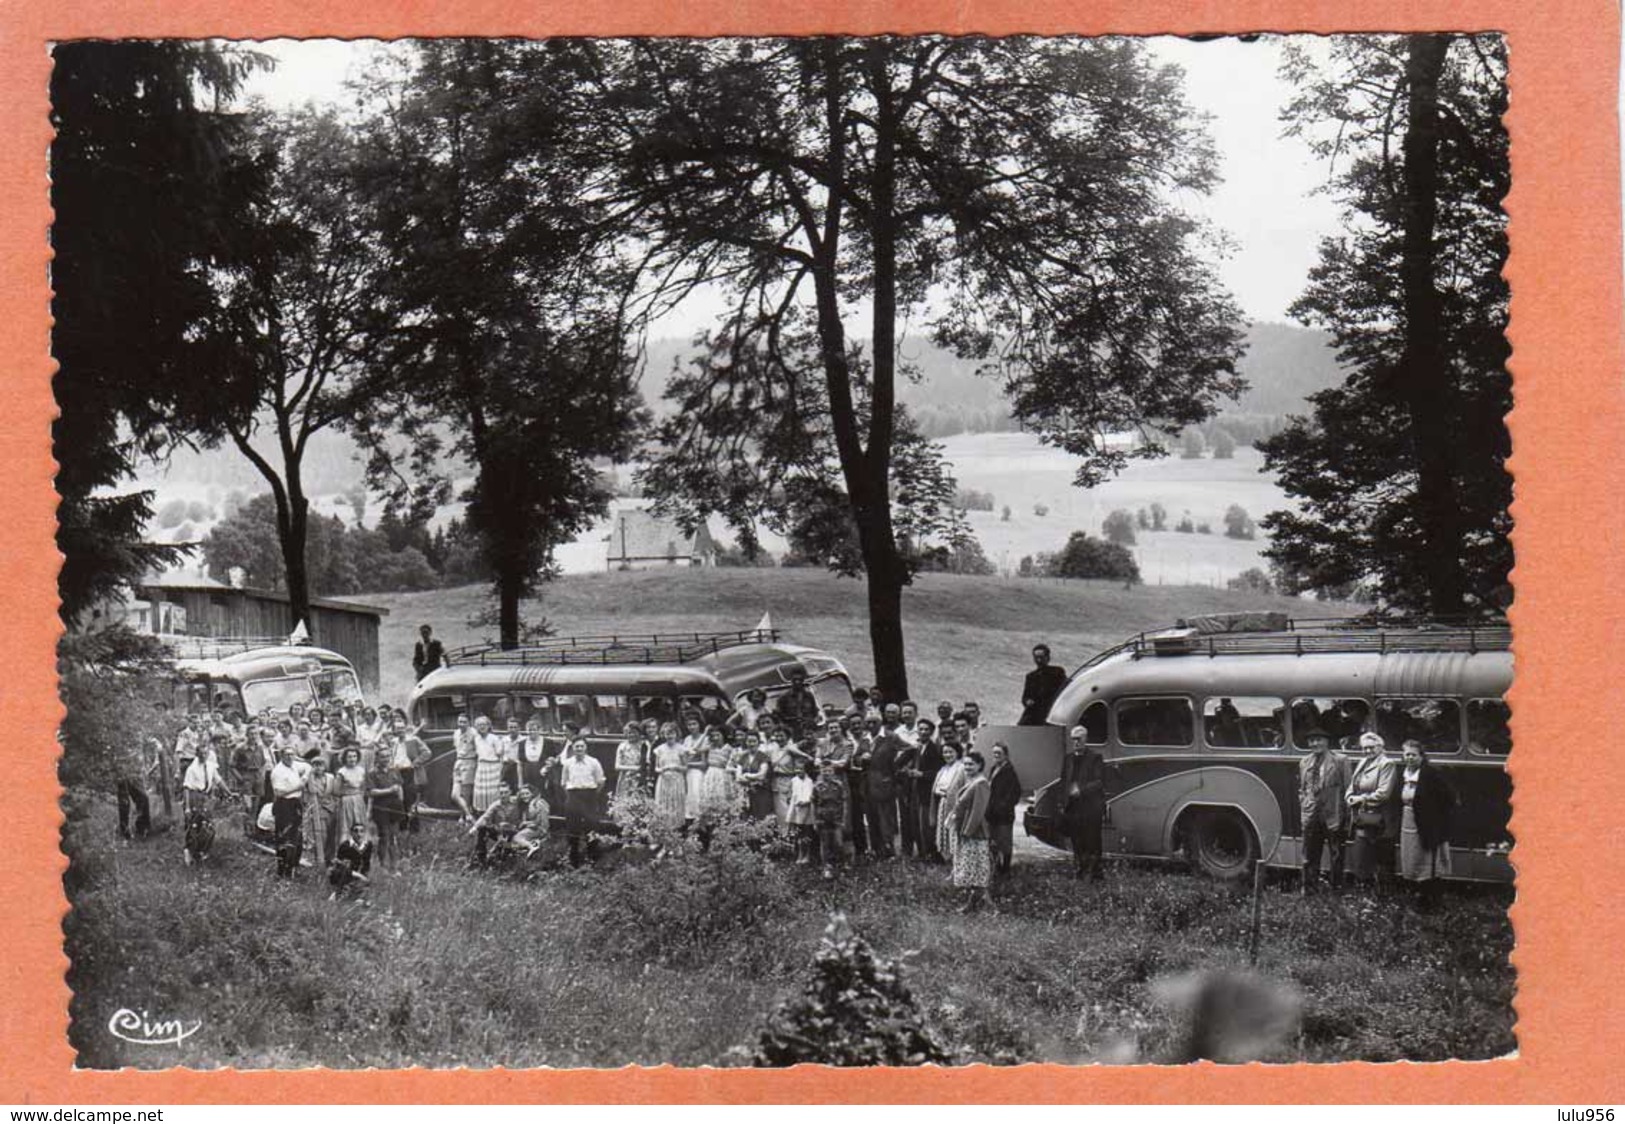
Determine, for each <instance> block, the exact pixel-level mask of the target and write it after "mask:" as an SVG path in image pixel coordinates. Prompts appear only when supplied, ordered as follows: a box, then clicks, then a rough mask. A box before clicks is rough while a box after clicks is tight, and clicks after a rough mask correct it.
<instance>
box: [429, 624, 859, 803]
mask: <svg viewBox="0 0 1625 1124" xmlns="http://www.w3.org/2000/svg"><path fill="white" fill-rule="evenodd" d="M446 661H447V666H445V667H442V668H440V669H438V670H436V671H433V672H430V673H429V675H427V676H425V677H424V678H423V680H422V681H420V682H419V683H418V685H417V686H416V687H415V688H414V689H413V691H412V696H411V698H410V700H409V701H408V703H407V713H408V714H409V715H410V716H411V720H412V722H413V723H414V724H419V723H421V724H422V727H423V729H422V732H421V734H420V735H419V736H421V737H422V738H423V740H424V741H425V742H426V743H428V745H429V748H430V749H431V750H433V752H434V757H433V760H432V761H431V763H430V766H429V779H428V792H427V795H426V796H425V800H426V802H427V803H428V804H430V805H431V806H434V807H438V808H448V807H450V806H451V803H452V800H451V777H452V765H453V762H454V758H455V749H454V747H453V745H452V736H453V733H454V732H455V730H456V728H457V719H458V718H459V717H460V716H463V715H467V716H468V718H469V720H470V721H473V720H474V719H477V718H480V717H482V716H483V717H486V718H489V719H490V720H491V726H492V729H493V730H496V731H497V732H501V731H503V730H504V729H506V727H507V723H508V719H510V718H516V719H518V720H519V726H520V729H524V727H525V726H526V725H527V724H528V723H529V722H530V720H531V719H533V718H534V719H537V720H539V721H540V723H541V728H542V732H543V733H544V735H546V736H547V739H548V742H549V748H550V749H556V748H557V747H558V745H559V739H560V737H561V736H562V735H563V734H564V733H565V728H566V725H567V724H574V725H578V726H580V727H581V729H582V734H583V736H584V737H585V738H586V739H587V744H588V746H589V751H590V752H591V753H592V755H593V756H594V757H596V758H598V760H599V762H600V763H601V764H602V765H603V766H604V776H605V777H606V778H607V781H608V784H607V785H606V790H609V789H613V788H614V785H615V747H616V745H617V744H619V742H620V740H621V737H622V734H623V733H624V731H625V729H626V724H627V723H628V722H634V721H636V722H643V721H645V720H647V719H650V718H653V719H655V720H656V721H659V722H667V721H676V720H678V718H679V716H680V715H681V714H682V713H683V712H684V711H686V710H689V709H696V710H701V711H706V710H710V709H713V708H716V707H727V708H732V707H734V706H735V705H737V704H738V702H739V701H740V700H741V699H742V698H743V697H744V695H745V694H746V693H747V692H748V691H750V690H752V689H755V688H760V689H761V690H763V691H765V692H766V694H767V696H768V706H769V708H771V707H772V705H773V703H774V700H775V699H776V698H777V697H778V696H779V695H782V694H783V693H784V692H786V691H788V690H789V689H790V686H791V683H792V681H793V678H794V677H795V676H797V675H802V676H805V677H806V681H807V686H808V688H809V689H810V690H811V691H812V693H813V696H814V697H815V698H816V699H817V700H818V703H819V705H820V706H822V707H824V708H826V709H828V708H831V707H835V708H839V709H841V710H845V709H846V708H847V707H850V706H851V705H852V684H851V680H850V678H849V676H848V675H847V671H846V668H845V667H844V666H843V665H842V664H841V662H840V660H838V659H836V658H835V657H834V656H831V655H829V654H827V653H825V652H821V651H818V650H816V649H814V648H807V647H802V646H801V645H798V644H789V643H784V642H782V641H780V640H779V638H778V633H777V632H776V631H774V630H768V629H759V630H750V631H746V632H726V633H685V634H681V635H670V634H667V635H659V636H637V637H619V636H588V637H564V638H553V639H549V640H547V641H544V642H542V643H540V644H534V645H528V646H525V647H520V648H513V649H507V650H504V649H502V648H498V647H495V646H492V645H478V646H474V647H468V648H459V649H455V650H453V651H451V652H448V653H447V655H446Z"/></svg>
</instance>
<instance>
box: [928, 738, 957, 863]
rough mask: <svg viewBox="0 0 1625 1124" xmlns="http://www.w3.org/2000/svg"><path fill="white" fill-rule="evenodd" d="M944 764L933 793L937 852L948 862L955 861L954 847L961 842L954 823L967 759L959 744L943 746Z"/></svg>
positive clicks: (935, 781) (933, 783) (934, 783)
mask: <svg viewBox="0 0 1625 1124" xmlns="http://www.w3.org/2000/svg"><path fill="white" fill-rule="evenodd" d="M942 759H943V766H942V768H941V769H939V770H937V779H936V780H934V781H932V782H931V795H932V797H933V798H934V799H935V801H936V808H937V854H939V855H941V856H942V857H943V859H944V860H945V861H947V862H950V863H951V862H953V861H954V848H955V847H956V846H957V845H958V843H959V832H958V831H957V830H956V829H955V825H954V816H953V812H954V802H955V801H956V800H958V799H959V789H960V787H961V786H962V785H963V784H964V783H965V759H964V758H963V757H961V756H960V754H959V746H957V745H952V744H949V743H947V742H944V743H943V746H942Z"/></svg>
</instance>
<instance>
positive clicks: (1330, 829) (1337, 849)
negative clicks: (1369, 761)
mask: <svg viewBox="0 0 1625 1124" xmlns="http://www.w3.org/2000/svg"><path fill="white" fill-rule="evenodd" d="M1297 735H1298V741H1299V744H1301V745H1306V746H1308V747H1309V752H1308V753H1307V754H1305V755H1304V757H1303V759H1302V760H1301V761H1299V762H1298V811H1299V813H1300V815H1301V818H1302V824H1303V832H1302V836H1301V838H1302V839H1303V892H1304V893H1305V894H1312V893H1314V890H1315V885H1316V883H1318V882H1319V881H1320V856H1321V852H1322V851H1326V850H1330V851H1331V867H1332V871H1331V873H1332V888H1333V889H1334V890H1335V889H1337V888H1338V887H1340V886H1341V885H1342V884H1343V840H1344V838H1345V837H1346V836H1347V834H1348V824H1347V822H1346V821H1347V815H1348V813H1347V809H1346V808H1345V806H1344V803H1343V794H1344V793H1345V792H1346V791H1347V790H1348V785H1349V763H1348V761H1347V759H1346V758H1344V756H1343V755H1342V754H1341V753H1338V752H1337V751H1336V750H1334V749H1333V748H1332V740H1331V738H1330V737H1329V736H1328V735H1327V733H1326V731H1325V730H1322V729H1321V728H1320V727H1319V726H1318V725H1316V724H1314V723H1313V722H1311V724H1310V725H1309V727H1308V729H1306V730H1300V731H1297Z"/></svg>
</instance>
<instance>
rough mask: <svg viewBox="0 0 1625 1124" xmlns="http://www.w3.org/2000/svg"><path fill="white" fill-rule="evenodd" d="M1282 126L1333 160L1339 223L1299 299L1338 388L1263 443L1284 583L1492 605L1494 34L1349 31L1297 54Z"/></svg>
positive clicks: (1497, 369) (1498, 323) (1502, 543)
mask: <svg viewBox="0 0 1625 1124" xmlns="http://www.w3.org/2000/svg"><path fill="white" fill-rule="evenodd" d="M1287 74H1288V76H1289V77H1290V78H1291V79H1292V80H1293V81H1294V82H1295V83H1296V84H1297V87H1298V96H1297V97H1296V98H1295V100H1294V101H1293V102H1292V103H1291V104H1290V105H1289V107H1288V109H1287V111H1286V120H1287V122H1288V124H1289V125H1290V126H1291V127H1292V128H1293V129H1295V130H1297V131H1299V132H1301V133H1302V134H1303V135H1305V136H1307V137H1309V138H1310V140H1311V142H1312V143H1313V144H1314V145H1315V146H1316V147H1317V149H1318V151H1319V152H1320V153H1321V154H1322V155H1323V156H1324V157H1325V158H1327V159H1328V160H1329V161H1330V160H1334V159H1335V164H1334V165H1333V167H1334V168H1335V169H1336V171H1335V174H1334V175H1333V177H1332V179H1331V181H1330V184H1329V186H1330V189H1331V190H1332V191H1333V192H1335V193H1336V195H1337V196H1338V198H1339V199H1340V200H1341V201H1342V204H1343V221H1344V227H1345V230H1344V232H1343V233H1342V234H1340V235H1337V236H1334V237H1332V238H1329V239H1327V240H1326V241H1325V242H1324V243H1323V244H1322V246H1321V252H1320V262H1319V264H1318V265H1317V266H1316V267H1315V269H1314V270H1313V271H1312V273H1311V275H1310V278H1309V287H1308V289H1307V290H1306V291H1305V293H1304V295H1303V296H1302V297H1301V298H1300V299H1299V301H1298V302H1297V304H1296V305H1294V307H1293V314H1294V315H1295V316H1297V317H1298V318H1299V319H1300V320H1302V321H1304V322H1305V323H1306V324H1310V325H1313V326H1319V327H1324V328H1326V329H1328V330H1329V331H1331V332H1332V334H1333V335H1334V337H1335V339H1336V342H1337V346H1338V348H1339V357H1340V358H1341V360H1342V361H1343V363H1344V364H1345V365H1346V366H1347V368H1348V370H1349V374H1348V377H1347V379H1346V381H1345V382H1344V383H1343V384H1342V385H1341V386H1338V387H1333V388H1332V389H1329V390H1325V391H1322V392H1320V393H1318V394H1316V395H1314V396H1313V397H1312V399H1311V401H1312V403H1313V406H1314V410H1313V415H1312V416H1311V417H1308V418H1298V419H1294V421H1293V423H1292V424H1291V425H1289V426H1288V427H1287V429H1285V430H1284V431H1283V432H1281V433H1279V434H1277V435H1276V436H1275V437H1273V438H1271V439H1269V440H1268V441H1266V442H1264V443H1263V445H1262V448H1263V449H1264V453H1265V464H1266V466H1267V467H1268V468H1271V469H1273V470H1275V471H1277V472H1278V473H1279V480H1280V482H1281V486H1282V487H1283V488H1284V489H1285V490H1286V491H1287V492H1288V493H1289V494H1291V495H1293V496H1296V497H1297V498H1298V499H1299V500H1300V503H1301V510H1300V511H1299V512H1296V513H1294V512H1273V513H1271V514H1269V515H1268V516H1266V517H1265V518H1264V519H1263V520H1261V524H1262V526H1263V527H1264V528H1266V529H1267V530H1268V531H1269V532H1270V535H1271V539H1272V542H1271V545H1270V548H1269V550H1268V551H1266V554H1267V556H1268V557H1270V558H1271V559H1272V561H1273V562H1274V564H1275V566H1276V569H1277V572H1278V574H1279V575H1280V577H1281V578H1282V584H1283V587H1284V588H1285V589H1286V590H1287V591H1288V592H1297V591H1300V590H1305V589H1310V590H1316V591H1320V592H1326V591H1331V590H1339V589H1346V588H1347V587H1349V586H1354V587H1356V588H1358V589H1359V590H1360V591H1361V592H1362V593H1363V594H1364V595H1366V596H1369V597H1372V598H1374V599H1376V600H1377V601H1379V602H1380V603H1381V604H1382V605H1383V606H1385V607H1388V608H1390V609H1394V610H1397V611H1401V612H1412V613H1432V614H1446V615H1448V614H1454V613H1459V612H1462V611H1464V610H1465V611H1484V610H1495V609H1504V608H1505V606H1506V604H1507V601H1508V597H1509V594H1510V586H1509V585H1508V575H1509V573H1510V570H1511V567H1512V547H1511V542H1510V539H1509V532H1510V530H1511V520H1510V515H1509V513H1508V506H1509V504H1510V501H1511V489H1512V481H1511V478H1510V476H1508V474H1507V472H1506V469H1505V461H1506V457H1507V455H1508V454H1509V452H1510V444H1509V436H1508V432H1507V428H1506V424H1505V415H1506V413H1507V411H1508V409H1510V407H1511V390H1512V387H1511V379H1510V376H1509V374H1508V372H1507V369H1506V361H1507V357H1508V354H1509V348H1508V344H1507V341H1506V335H1505V329H1506V323H1507V297H1508V293H1507V286H1506V282H1505V280H1504V279H1503V278H1502V276H1501V269H1502V266H1503V264H1504V263H1505V261H1506V253H1507V239H1506V217H1505V215H1504V213H1503V212H1502V210H1501V200H1502V198H1503V197H1504V196H1505V194H1506V191H1507V188H1508V185H1509V183H1510V176H1511V168H1510V165H1509V163H1508V153H1507V135H1506V130H1505V128H1504V126H1503V125H1502V123H1501V119H1502V115H1503V113H1504V112H1505V109H1506V104H1507V87H1506V52H1505V43H1504V41H1503V40H1502V39H1501V37H1499V36H1497V35H1474V36H1409V37H1406V36H1357V37H1346V38H1338V39H1335V40H1333V41H1332V48H1331V58H1330V61H1329V62H1328V63H1326V64H1324V65H1318V64H1315V63H1313V62H1311V60H1310V59H1309V58H1308V57H1307V56H1305V55H1303V54H1302V53H1296V54H1293V55H1291V56H1290V61H1289V65H1288V67H1287Z"/></svg>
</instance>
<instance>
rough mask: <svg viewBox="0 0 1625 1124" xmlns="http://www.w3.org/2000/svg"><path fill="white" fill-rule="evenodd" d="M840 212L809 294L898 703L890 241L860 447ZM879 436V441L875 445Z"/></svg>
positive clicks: (883, 668)
mask: <svg viewBox="0 0 1625 1124" xmlns="http://www.w3.org/2000/svg"><path fill="white" fill-rule="evenodd" d="M841 50H842V49H841V47H840V46H839V45H838V44H837V43H836V42H835V41H834V40H830V41H828V42H826V43H825V45H824V49H823V56H824V116H825V122H824V124H825V128H826V129H827V131H828V134H829V151H828V153H827V154H826V156H825V161H826V164H827V169H828V170H827V175H828V177H829V182H831V183H840V182H843V181H844V178H845V176H846V151H845V133H844V129H845V109H844V106H843V104H842V102H841V92H842V89H843V88H844V76H843V75H842V73H841V64H840V55H841ZM883 69H884V68H883V66H882V71H883ZM887 112H889V108H888V110H887ZM893 175H895V171H894V170H893V169H892V167H891V166H890V163H889V162H888V168H887V172H886V176H887V178H888V182H890V177H891V176H893ZM889 209H890V208H889V207H888V211H889ZM842 214H843V211H842V205H841V196H840V194H839V193H838V192H831V193H830V197H829V200H828V202H827V203H826V204H825V210H824V227H823V231H822V234H821V237H819V238H818V239H816V240H815V244H814V254H813V256H814V259H815V265H814V268H813V271H812V279H813V292H814V293H815V294H816V297H817V308H818V338H819V349H820V352H821V355H822V358H823V364H824V378H825V385H826V386H827V388H828V390H829V403H830V422H831V426H832V428H833V430H834V434H835V447H836V449H837V451H838V452H839V454H840V458H841V474H842V478H843V479H844V480H845V483H846V495H847V502H848V503H849V504H850V505H851V509H852V518H853V521H854V522H855V523H856V524H857V528H858V545H859V548H860V550H861V551H862V554H863V569H864V581H865V583H866V584H867V587H868V594H869V644H870V649H871V651H872V653H873V656H874V661H875V681H876V683H877V684H878V686H879V687H880V689H881V690H882V691H883V692H884V693H885V694H886V697H887V698H894V697H895V698H897V699H899V700H901V699H904V698H907V697H908V668H907V664H906V661H905V659H904V650H903V586H904V585H905V584H906V570H905V568H904V566H903V563H902V558H901V556H900V555H899V554H898V552H897V542H896V538H895V536H894V535H893V531H892V520H891V498H890V496H889V494H888V487H887V484H888V480H889V478H890V471H891V465H890V457H891V429H892V393H893V389H892V386H891V383H890V377H889V376H890V375H891V373H892V372H893V366H892V364H893V363H894V355H893V350H894V349H893V348H892V346H891V343H890V341H892V340H893V339H894V333H895V327H894V318H895V315H896V281H895V278H896V268H895V262H894V260H893V258H894V257H895V250H894V248H893V247H894V246H895V238H891V240H890V241H889V242H888V244H887V245H888V253H887V255H886V265H885V266H884V268H883V270H882V267H881V266H880V265H879V264H878V259H879V257H880V256H881V255H880V254H879V253H878V251H877V267H876V271H877V275H878V274H879V273H881V272H882V271H883V272H884V274H885V278H884V280H881V279H879V278H878V276H877V282H876V298H877V299H876V302H875V303H876V306H877V309H876V313H875V323H876V325H877V340H876V346H875V352H876V358H877V362H876V368H875V384H876V385H875V391H874V400H873V402H872V408H873V409H872V412H871V415H870V423H869V435H868V436H869V441H870V445H869V448H868V449H865V448H864V446H863V435H862V434H861V433H860V432H859V428H858V415H857V409H856V403H855V402H854V399H853V395H852V370H851V365H850V364H849V363H848V362H847V359H846V329H845V326H844V325H843V324H842V322H841V312H840V300H839V287H838V283H837V281H838V277H839V263H840V236H841V221H842ZM888 237H890V236H889V235H888ZM882 290H884V292H885V293H886V295H887V303H888V308H887V313H886V315H885V317H884V318H883V317H882V315H881V312H880V311H879V305H880V304H881V303H882V301H881V300H880V295H881V292H882ZM883 319H884V322H885V328H884V339H885V341H887V342H886V344H885V347H884V350H885V351H886V353H887V354H886V362H887V364H888V365H887V366H886V368H885V370H886V372H887V376H888V378H887V385H886V387H885V389H884V391H882V390H881V388H880V385H879V384H880V382H881V374H880V372H881V368H880V366H879V361H878V360H879V353H880V352H881V350H882V345H881V340H880V339H879V338H878V333H879V332H880V331H881V329H880V328H879V325H880V324H881V323H882V320H883ZM882 396H883V397H882ZM881 411H883V414H884V424H883V425H881V426H879V427H877V425H876V412H881ZM877 436H878V437H879V438H880V440H879V443H878V444H877V443H876V438H877Z"/></svg>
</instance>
